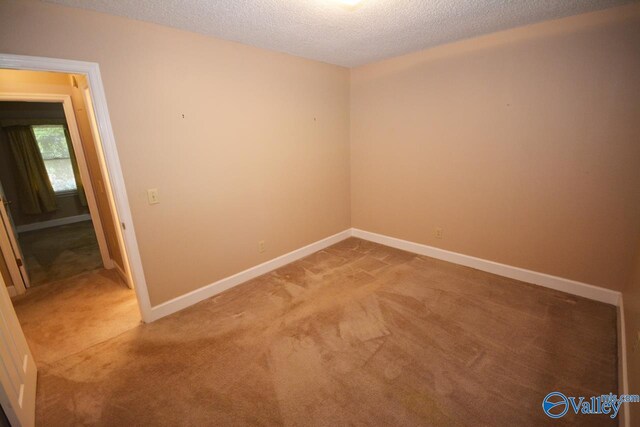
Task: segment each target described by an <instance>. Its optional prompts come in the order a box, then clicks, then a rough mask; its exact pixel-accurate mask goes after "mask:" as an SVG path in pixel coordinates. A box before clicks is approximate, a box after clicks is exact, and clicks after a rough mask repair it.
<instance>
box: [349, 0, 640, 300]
mask: <svg viewBox="0 0 640 427" xmlns="http://www.w3.org/2000/svg"><path fill="white" fill-rule="evenodd" d="M639 76H640V6H639V5H637V4H636V5H632V6H628V7H622V8H618V9H611V10H608V11H603V12H598V13H593V14H586V15H581V16H576V17H572V18H567V19H563V20H558V21H550V22H546V23H542V24H538V25H533V26H529V27H522V28H519V29H515V30H510V31H506V32H501V33H496V34H493V35H489V36H485V37H481V38H477V39H473V40H467V41H462V42H459V43H454V44H450V45H446V46H441V47H437V48H434V49H430V50H426V51H423V52H419V53H415V54H410V55H406V56H402V57H398V58H394V59H391V60H387V61H383V62H380V63H376V64H372V65H368V66H364V67H360V68H357V69H353V70H352V72H351V168H352V225H353V226H354V227H356V228H361V229H364V230H367V231H372V232H378V233H382V234H386V235H389V236H393V237H398V238H402V239H406V240H411V241H415V242H420V243H424V244H427V245H432V246H436V247H440V248H444V249H448V250H452V251H455V252H460V253H463V254H467V255H472V256H476V257H480V258H485V259H488V260H493V261H497V262H502V263H505V264H510V265H514V266H518V267H522V268H527V269H531V270H534V271H539V272H544V273H548V274H552V275H557V276H561V277H565V278H569V279H574V280H578V281H583V282H586V283H590V284H594V285H599V286H603V287H607V288H611V289H616V290H619V289H621V287H622V285H623V284H624V283H625V281H626V279H627V277H628V273H629V269H630V265H631V263H632V259H633V256H634V253H635V252H634V251H635V249H636V247H635V244H636V242H637V241H638V237H639V235H640V220H639V219H640V185H639V183H640V166H639V165H640V140H639V138H640V102H639V100H640V78H639ZM436 227H442V229H443V238H442V239H441V240H440V239H436V238H435V236H434V229H435V228H436Z"/></svg>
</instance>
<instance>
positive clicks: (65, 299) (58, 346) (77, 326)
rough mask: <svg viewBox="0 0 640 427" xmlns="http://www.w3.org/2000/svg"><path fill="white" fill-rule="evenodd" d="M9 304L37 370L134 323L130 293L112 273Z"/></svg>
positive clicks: (33, 292) (56, 285) (36, 291)
mask: <svg viewBox="0 0 640 427" xmlns="http://www.w3.org/2000/svg"><path fill="white" fill-rule="evenodd" d="M13 305H14V307H15V309H16V313H17V314H18V319H20V324H21V325H22V329H23V330H24V333H25V335H26V337H27V341H28V342H29V348H30V349H31V353H33V357H34V358H35V360H36V364H37V365H38V368H39V369H40V372H44V371H45V370H46V365H48V364H51V363H54V362H56V361H59V360H61V359H63V358H65V357H68V356H70V355H73V354H76V353H79V352H81V351H82V350H86V349H88V348H89V347H91V346H93V345H95V344H98V343H101V342H103V341H106V340H108V339H109V338H113V337H116V336H118V335H119V334H121V333H123V332H125V331H127V330H129V329H132V328H135V327H136V326H138V325H139V324H140V312H139V310H138V301H137V300H136V295H135V292H134V291H133V290H131V289H129V288H128V287H127V286H126V285H125V284H124V282H123V281H122V280H121V279H120V277H119V276H118V274H117V273H116V272H115V270H96V271H92V272H90V273H85V274H81V275H78V276H75V277H72V278H69V279H64V280H60V281H57V282H53V283H49V284H48V285H47V286H38V287H35V288H31V289H28V290H27V293H26V294H25V295H23V296H20V297H17V298H14V300H13Z"/></svg>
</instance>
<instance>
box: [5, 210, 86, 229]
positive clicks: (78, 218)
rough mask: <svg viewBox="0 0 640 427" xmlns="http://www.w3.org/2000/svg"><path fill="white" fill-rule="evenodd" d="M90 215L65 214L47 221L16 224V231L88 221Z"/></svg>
mask: <svg viewBox="0 0 640 427" xmlns="http://www.w3.org/2000/svg"><path fill="white" fill-rule="evenodd" d="M90 220H91V215H89V214H82V215H74V216H66V217H64V218H56V219H50V220H49V221H40V222H32V223H31V224H24V225H18V226H16V231H17V232H18V233H24V232H26V231H34V230H42V229H44V228H51V227H57V226H59V225H67V224H73V223H74V222H82V221H90Z"/></svg>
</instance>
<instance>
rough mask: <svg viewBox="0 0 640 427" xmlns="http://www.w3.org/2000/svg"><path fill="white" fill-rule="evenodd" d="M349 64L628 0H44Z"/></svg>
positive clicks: (302, 55) (361, 63)
mask: <svg viewBox="0 0 640 427" xmlns="http://www.w3.org/2000/svg"><path fill="white" fill-rule="evenodd" d="M46 1H49V2H52V3H61V4H65V5H68V6H75V7H82V8H86V9H93V10H97V11H100V12H105V13H110V14H113V15H120V16H126V17H129V18H133V19H139V20H142V21H149V22H155V23H157V24H162V25H168V26H171V27H176V28H181V29H184V30H189V31H194V32H198V33H202V34H207V35H210V36H214V37H219V38H222V39H226V40H233V41H237V42H240V43H244V44H249V45H253V46H257V47H261V48H265V49H271V50H277V51H280V52H286V53H290V54H292V55H296V56H301V57H304V58H310V59H315V60H318V61H323V62H328V63H331V64H337V65H343V66H347V67H353V66H358V65H363V64H366V63H369V62H374V61H377V60H380V59H384V58H389V57H392V56H397V55H401V54H404V53H408V52H413V51H417V50H421V49H424V48H427V47H431V46H436V45H439V44H443V43H448V42H451V41H455V40H460V39H463V38H468V37H473V36H477V35H481V34H487V33H491V32H495V31H499V30H504V29H507V28H513V27H517V26H520V25H526V24H531V23H534V22H539V21H544V20H547V19H554V18H560V17H563V16H569V15H575V14H578V13H584V12H589V11H593V10H598V9H604V8H607V7H611V6H615V5H619V4H623V3H628V2H629V0H363V1H362V3H361V4H360V6H359V7H357V8H355V9H348V8H346V7H344V6H343V5H342V3H341V2H340V0H262V1H260V0H218V1H216V0H46Z"/></svg>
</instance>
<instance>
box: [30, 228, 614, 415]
mask: <svg viewBox="0 0 640 427" xmlns="http://www.w3.org/2000/svg"><path fill="white" fill-rule="evenodd" d="M76 321H77V319H76ZM75 327H76V326H75V325H68V328H69V329H72V328H75ZM29 333H30V332H29V330H27V334H29ZM54 335H55V334H54V333H53V331H52V334H51V335H49V337H50V339H51V340H52V341H51V342H55V336H54ZM41 344H43V345H44V343H41ZM616 378H617V373H616V312H615V309H614V307H612V306H609V305H605V304H601V303H597V302H593V301H590V300H586V299H583V298H578V297H574V296H570V295H567V294H563V293H560V292H556V291H552V290H548V289H544V288H540V287H536V286H532V285H527V284H524V283H520V282H517V281H513V280H509V279H505V278H501V277H498V276H494V275H491V274H487V273H483V272H479V271H476V270H472V269H469V268H465V267H460V266H456V265H453V264H449V263H446V262H441V261H437V260H433V259H429V258H425V257H421V256H415V255H412V254H409V253H405V252H400V251H397V250H393V249H389V248H386V247H383V246H379V245H376V244H372V243H367V242H363V241H361V240H357V239H349V240H347V241H344V242H342V243H339V244H337V245H335V246H333V247H331V248H329V249H326V250H324V251H321V252H318V253H316V254H314V255H312V256H310V257H308V258H306V259H304V260H301V261H298V262H295V263H293V264H290V265H288V266H286V267H284V268H281V269H279V270H277V271H275V272H272V273H270V274H267V275H265V276H262V277H260V278H257V279H255V280H252V281H250V282H248V283H246V284H244V285H241V286H238V287H236V288H234V289H232V290H230V291H227V292H225V293H223V294H221V295H218V296H217V297H214V298H212V299H210V300H207V301H204V302H202V303H200V304H198V305H196V306H194V307H191V308H189V309H187V310H184V311H182V312H180V313H177V314H175V315H172V316H170V317H167V318H165V319H161V320H159V321H157V322H155V323H152V324H147V325H141V326H138V327H136V328H134V329H131V330H129V331H127V332H125V333H123V334H121V335H118V336H117V337H115V338H112V339H109V340H107V341H105V342H103V343H101V344H98V345H95V346H93V347H90V348H88V349H86V350H83V351H81V352H79V353H76V354H74V355H72V356H69V357H66V358H64V359H62V360H59V361H58V362H56V363H54V364H51V365H46V366H44V367H42V368H41V370H40V375H39V379H38V381H39V391H38V411H37V421H38V424H39V425H42V426H44V425H46V426H59V425H104V426H114V425H137V426H158V425H166V426H184V425H188V426H202V425H216V426H226V425H234V426H237V425H291V426H345V425H376V426H378V425H394V426H395V425H403V426H406V425H415V426H417V425H420V426H425V425H426V426H480V425H482V426H529V425H536V426H537V425H567V424H568V423H570V422H573V423H576V424H579V425H594V426H595V425H597V426H602V425H615V424H616V422H615V421H613V420H611V419H609V418H607V417H605V416H584V415H582V416H579V417H576V416H575V415H574V416H570V415H567V416H565V417H564V418H562V419H561V420H558V421H552V420H551V419H549V418H547V417H546V415H544V414H543V412H542V409H541V400H542V398H543V397H544V396H545V395H546V394H547V393H549V392H550V391H553V390H559V391H562V392H565V393H567V394H569V395H576V396H580V395H586V396H591V395H599V394H603V393H609V392H610V391H613V392H615V391H616V390H617V383H616Z"/></svg>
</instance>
